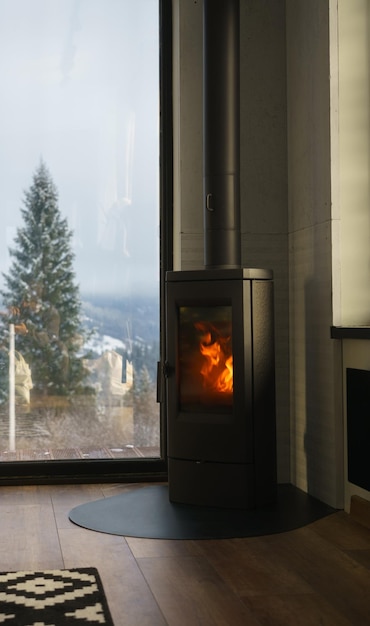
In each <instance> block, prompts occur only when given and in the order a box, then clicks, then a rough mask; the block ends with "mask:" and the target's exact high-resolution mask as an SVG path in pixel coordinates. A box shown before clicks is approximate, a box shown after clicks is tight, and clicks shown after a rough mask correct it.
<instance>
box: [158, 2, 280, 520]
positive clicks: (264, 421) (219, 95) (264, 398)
mask: <svg viewBox="0 0 370 626" xmlns="http://www.w3.org/2000/svg"><path fill="white" fill-rule="evenodd" d="M203 18H204V20H203V24H204V106H203V111H204V120H203V125H204V232H205V242H204V243H205V269H204V270H197V271H179V272H168V273H167V277H166V367H165V371H166V376H167V411H168V414H167V426H168V471H169V497H170V500H171V501H174V502H181V503H184V504H195V505H207V506H217V507H225V508H245V509H248V508H256V507H261V506H263V505H265V504H269V503H271V502H273V501H274V500H275V499H276V443H275V439H276V435H275V374H274V372H275V367H274V331H273V328H274V319H273V277H272V272H271V271H270V270H266V269H253V268H243V267H241V261H240V258H241V251H240V250H241V242H240V199H239V196H240V193H239V187H240V184H239V169H240V168H239V135H240V133H239V4H238V0H204V16H203Z"/></svg>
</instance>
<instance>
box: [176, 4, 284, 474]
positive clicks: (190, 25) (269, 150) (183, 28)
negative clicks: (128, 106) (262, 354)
mask: <svg viewBox="0 0 370 626" xmlns="http://www.w3.org/2000/svg"><path fill="white" fill-rule="evenodd" d="M173 7H174V32H175V37H174V40H175V41H174V85H175V89H174V91H175V97H174V109H175V122H174V141H175V151H174V152H175V216H176V219H175V247H176V250H175V259H176V268H177V269H180V268H181V269H200V268H203V199H202V198H203V194H202V184H203V181H202V158H203V157H202V150H203V146H202V2H201V1H199V2H197V1H194V0H177V1H174V3H173ZM240 32H241V85H240V87H241V207H242V261H243V265H244V266H249V267H266V268H271V269H273V271H274V280H275V311H276V379H277V392H276V394H277V439H278V478H279V481H280V482H289V481H290V455H289V437H290V432H289V431H290V415H289V349H288V345H289V330H288V323H289V303H288V286H289V280H288V236H287V215H288V214H287V156H286V83H285V68H286V63H285V3H284V1H283V0H268V1H266V0H253V1H251V0H249V1H248V2H243V1H242V2H241V3H240ZM261 77H263V80H261Z"/></svg>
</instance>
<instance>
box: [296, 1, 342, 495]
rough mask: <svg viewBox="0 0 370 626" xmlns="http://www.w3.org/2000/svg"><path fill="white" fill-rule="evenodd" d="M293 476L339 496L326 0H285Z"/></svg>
mask: <svg viewBox="0 0 370 626" xmlns="http://www.w3.org/2000/svg"><path fill="white" fill-rule="evenodd" d="M286 10H287V68H288V71H287V84H288V181H289V271H290V290H289V302H290V383H291V412H292V413H291V414H292V421H291V424H292V433H291V463H292V481H293V482H294V483H295V484H296V485H297V486H298V487H301V488H302V489H304V490H307V491H308V492H309V493H311V494H312V495H314V496H316V497H318V498H320V499H321V500H324V501H325V502H328V503H330V504H332V505H334V506H341V505H342V498H343V473H342V472H343V424H342V410H341V380H342V378H341V360H340V346H339V345H338V343H337V342H335V341H333V340H331V339H330V326H331V324H332V253H331V250H332V248H331V244H332V193H331V136H330V106H331V91H330V38H329V34H330V31H331V29H330V19H335V13H334V14H333V15H331V13H330V11H329V2H327V1H324V0H310V2H306V0H287V2H286Z"/></svg>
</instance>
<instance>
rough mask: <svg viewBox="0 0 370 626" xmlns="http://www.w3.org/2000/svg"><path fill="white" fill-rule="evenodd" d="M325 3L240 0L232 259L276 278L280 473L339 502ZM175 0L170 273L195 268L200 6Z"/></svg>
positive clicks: (198, 249)
mask: <svg viewBox="0 0 370 626" xmlns="http://www.w3.org/2000/svg"><path fill="white" fill-rule="evenodd" d="M329 2H330V3H331V0H310V2H307V0H287V1H286V2H285V1H284V0H241V2H240V7H241V19H240V29H241V204H242V254H243V264H244V265H245V266H252V267H269V268H271V269H273V271H274V276H275V332H276V378H277V429H278V479H279V481H280V482H289V481H291V482H293V483H294V484H296V485H297V486H299V487H300V488H302V489H304V490H308V491H309V492H310V493H312V494H313V495H315V496H317V497H318V498H320V499H322V500H324V501H326V502H328V503H329V504H332V505H334V506H341V504H342V496H343V424H342V406H341V403H342V395H341V384H342V371H341V361H340V342H336V341H333V340H331V339H330V326H331V325H332V316H333V304H332V263H333V260H332V247H331V243H332V237H333V233H335V224H334V221H333V218H332V212H333V208H335V207H333V198H334V196H335V194H334V195H333V194H332V177H333V172H332V169H331V150H332V149H333V145H334V143H335V141H334V139H333V137H331V124H332V118H331V116H330V107H331V104H332V98H333V94H332V90H331V84H330V80H329V78H330V62H331V56H330V54H329V52H330V37H331V33H332V17H331V14H330V11H329V8H330V7H329ZM173 4H174V17H175V19H174V35H175V37H174V39H175V45H174V52H175V55H174V84H175V95H174V108H175V126H174V133H175V216H176V221H175V247H176V250H175V258H176V267H177V269H180V268H182V269H197V268H202V267H203V213H202V60H201V59H202V2H201V0H198V1H197V0H174V3H173ZM335 16H336V14H335V12H334V17H335ZM329 18H330V19H329ZM334 31H335V29H334Z"/></svg>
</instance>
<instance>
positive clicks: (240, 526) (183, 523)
mask: <svg viewBox="0 0 370 626" xmlns="http://www.w3.org/2000/svg"><path fill="white" fill-rule="evenodd" d="M334 512H335V509H333V508H331V507H330V506H328V505H326V504H323V503H322V502H320V501H319V500H316V499H315V498H313V497H311V496H309V495H308V494H306V493H304V492H303V491H301V490H299V489H297V488H296V487H293V486H292V485H279V487H278V499H277V502H276V504H275V505H273V506H269V507H266V508H263V509H259V510H258V511H257V510H253V511H241V510H234V509H219V508H211V507H198V506H190V505H185V504H174V503H171V502H170V501H169V498H168V487H167V485H151V486H149V487H138V486H135V487H131V488H129V489H128V490H127V491H125V492H124V493H122V494H120V495H118V496H113V497H110V498H103V499H102V500H97V501H95V502H89V503H87V504H81V505H80V506H77V507H75V508H74V509H72V511H71V512H70V514H69V519H70V520H71V521H72V522H74V523H75V524H77V525H78V526H82V527H83V528H88V529H90V530H95V531H98V532H102V533H109V534H111V535H122V536H126V537H143V538H151V539H226V538H233V537H235V538H236V537H254V536H258V535H270V534H274V533H281V532H286V531H288V530H293V529H294V528H299V527H301V526H305V525H306V524H310V523H312V522H314V521H316V520H318V519H320V518H322V517H325V516H327V515H330V514H332V513H334Z"/></svg>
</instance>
